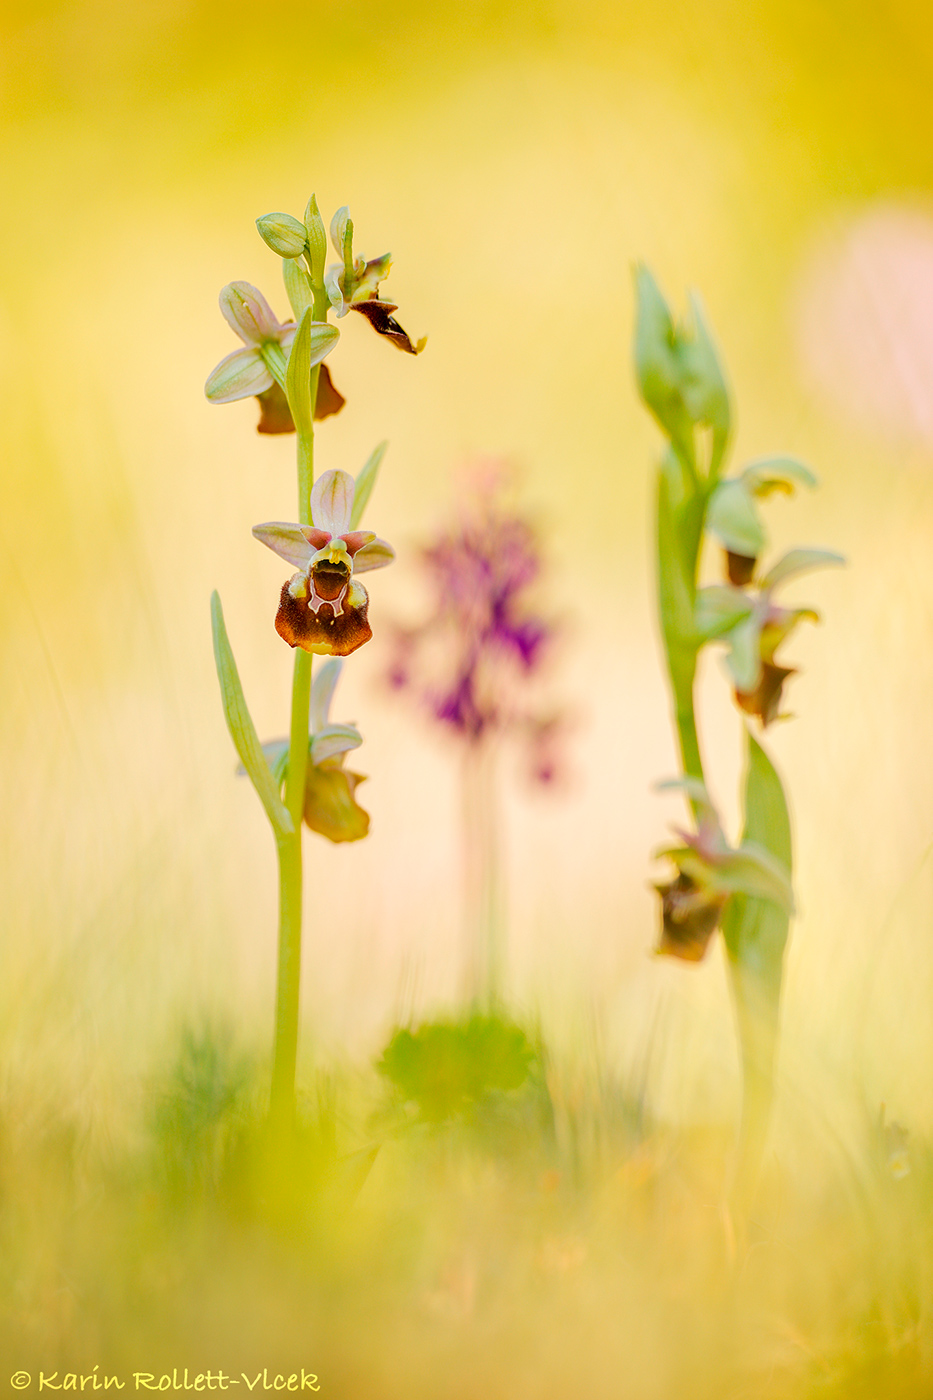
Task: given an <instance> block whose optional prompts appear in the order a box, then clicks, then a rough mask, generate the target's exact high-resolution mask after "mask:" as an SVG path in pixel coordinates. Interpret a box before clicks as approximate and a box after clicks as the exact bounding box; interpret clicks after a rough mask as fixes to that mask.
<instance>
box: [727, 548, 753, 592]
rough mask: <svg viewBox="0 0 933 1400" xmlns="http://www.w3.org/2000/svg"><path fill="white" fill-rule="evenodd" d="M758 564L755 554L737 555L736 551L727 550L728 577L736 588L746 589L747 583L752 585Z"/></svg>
mask: <svg viewBox="0 0 933 1400" xmlns="http://www.w3.org/2000/svg"><path fill="white" fill-rule="evenodd" d="M757 563H758V559H757V556H755V555H753V554H736V552H735V550H733V549H727V550H726V575H727V577H728V579H729V582H730V583H732V584H734V585H735V587H736V588H744V587H745V585H746V584H747V583H751V581H752V577H753V575H754V573H755V565H756V564H757Z"/></svg>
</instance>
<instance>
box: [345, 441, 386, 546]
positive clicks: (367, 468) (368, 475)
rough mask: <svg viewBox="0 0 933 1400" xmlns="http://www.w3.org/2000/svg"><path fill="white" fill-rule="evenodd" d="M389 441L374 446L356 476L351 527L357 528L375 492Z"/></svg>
mask: <svg viewBox="0 0 933 1400" xmlns="http://www.w3.org/2000/svg"><path fill="white" fill-rule="evenodd" d="M388 446H389V444H388V442H380V443H379V446H378V447H374V448H373V450H372V452H371V453H370V454H369V456H368V458H367V459H366V462H365V464H364V466H363V468H362V470H361V471H360V474H359V476H358V477H357V478H356V483H355V489H354V492H353V509H352V511H351V512H350V529H351V530H355V529H356V528H357V527H358V526H359V523H360V521H361V520H362V518H363V511H364V510H365V509H366V503H367V501H368V500H369V498H370V496H371V495H372V494H373V487H374V486H375V484H376V477H377V476H378V475H379V468H380V467H381V466H382V459H383V457H384V456H385V455H386V450H387V449H388Z"/></svg>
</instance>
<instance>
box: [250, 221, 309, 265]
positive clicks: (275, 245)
mask: <svg viewBox="0 0 933 1400" xmlns="http://www.w3.org/2000/svg"><path fill="white" fill-rule="evenodd" d="M256 227H257V228H258V229H259V233H260V236H261V238H262V240H263V242H264V243H265V244H267V246H268V247H270V248H271V249H272V251H273V253H278V255H279V257H280V258H300V257H301V255H302V253H303V252H304V251H305V248H306V247H307V246H308V234H307V231H306V229H305V226H304V224H303V223H301V222H300V220H298V219H295V218H292V216H291V214H263V216H262V218H261V219H257V220H256Z"/></svg>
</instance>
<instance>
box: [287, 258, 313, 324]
mask: <svg viewBox="0 0 933 1400" xmlns="http://www.w3.org/2000/svg"><path fill="white" fill-rule="evenodd" d="M282 280H283V281H284V283H285V294H286V296H287V297H288V301H289V305H290V306H291V308H292V314H293V315H294V317H295V320H296V321H298V322H299V323H300V322H301V319H302V317H303V316H304V314H305V312H306V311H308V310H309V309H310V307H311V306H312V305H313V302H314V294H313V292H312V291H311V281H310V278H309V277H308V274H307V272H305V269H304V266H303V265H302V262H301V259H300V258H283V260H282Z"/></svg>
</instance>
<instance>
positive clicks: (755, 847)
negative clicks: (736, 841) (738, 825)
mask: <svg viewBox="0 0 933 1400" xmlns="http://www.w3.org/2000/svg"><path fill="white" fill-rule="evenodd" d="M717 877H718V883H719V888H720V889H723V890H728V891H729V892H730V893H735V894H745V895H749V896H750V897H752V898H754V899H761V900H768V901H770V903H772V904H775V905H777V906H778V908H780V909H783V910H784V912H785V914H793V912H794V892H793V889H792V888H791V883H790V880H789V878H788V875H787V871H786V869H785V867H784V865H783V864H782V863H781V862H780V861H778V860H777V859H776V858H775V856H773V855H772V854H771V852H770V851H767V850H765V848H764V847H763V846H761V845H759V844H758V843H757V842H755V841H748V840H745V841H743V842H742V844H741V846H740V847H739V848H738V850H737V851H735V852H733V854H732V855H731V856H729V858H728V860H727V861H723V863H722V865H721V866H719V868H718V870H717Z"/></svg>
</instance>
